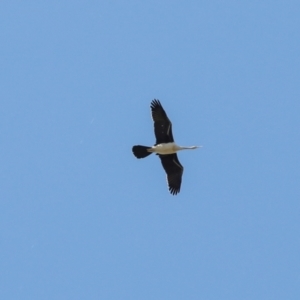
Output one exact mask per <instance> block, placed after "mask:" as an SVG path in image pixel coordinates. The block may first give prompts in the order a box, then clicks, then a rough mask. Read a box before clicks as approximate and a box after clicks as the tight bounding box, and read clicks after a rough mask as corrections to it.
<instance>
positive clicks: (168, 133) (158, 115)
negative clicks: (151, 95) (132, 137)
mask: <svg viewBox="0 0 300 300" xmlns="http://www.w3.org/2000/svg"><path fill="white" fill-rule="evenodd" d="M151 113H152V119H153V121H154V133H155V137H156V144H161V143H172V142H174V139H173V134H172V123H171V121H170V120H169V118H168V116H167V114H166V112H165V110H164V109H163V107H162V105H161V104H160V102H159V100H156V99H154V100H153V101H152V102H151Z"/></svg>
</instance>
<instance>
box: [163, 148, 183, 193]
mask: <svg viewBox="0 0 300 300" xmlns="http://www.w3.org/2000/svg"><path fill="white" fill-rule="evenodd" d="M159 158H160V159H161V163H162V166H163V168H164V169H165V172H166V174H167V182H168V186H169V191H170V193H171V194H172V195H176V194H178V193H179V192H180V186H181V180H182V174H183V166H182V165H181V163H180V162H179V160H178V157H177V154H176V153H174V154H168V155H159Z"/></svg>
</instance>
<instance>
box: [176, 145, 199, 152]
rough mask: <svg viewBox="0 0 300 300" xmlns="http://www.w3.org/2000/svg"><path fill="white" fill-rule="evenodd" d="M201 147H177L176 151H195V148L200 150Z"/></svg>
mask: <svg viewBox="0 0 300 300" xmlns="http://www.w3.org/2000/svg"><path fill="white" fill-rule="evenodd" d="M201 147H202V146H190V147H183V146H178V149H177V150H178V151H179V150H193V149H197V148H201Z"/></svg>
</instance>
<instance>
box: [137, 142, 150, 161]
mask: <svg viewBox="0 0 300 300" xmlns="http://www.w3.org/2000/svg"><path fill="white" fill-rule="evenodd" d="M147 149H151V147H147V146H141V145H137V146H133V147H132V152H133V154H134V156H135V157H136V158H144V157H147V156H148V155H150V154H151V153H152V152H148V151H147Z"/></svg>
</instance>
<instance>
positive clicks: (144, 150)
mask: <svg viewBox="0 0 300 300" xmlns="http://www.w3.org/2000/svg"><path fill="white" fill-rule="evenodd" d="M150 107H151V114H152V119H153V121H154V133H155V137H156V143H155V145H154V146H152V147H147V146H141V145H136V146H133V147H132V152H133V154H134V156H135V157H137V158H144V157H147V156H148V155H150V154H151V153H153V152H154V153H156V154H157V155H158V156H159V158H160V160H161V163H162V166H163V168H164V169H165V172H166V174H167V182H168V186H169V191H170V193H171V194H172V195H176V194H178V193H179V192H180V186H181V178H182V174H183V166H182V165H181V163H180V162H179V160H178V157H177V154H176V152H177V151H179V150H185V149H196V148H199V147H198V146H192V147H182V146H178V145H176V144H175V142H174V138H173V134H172V123H171V121H170V120H169V118H168V116H167V114H166V112H165V110H164V109H163V107H162V105H161V104H160V102H159V100H156V99H154V100H153V101H152V102H151V106H150ZM200 147H201V146H200Z"/></svg>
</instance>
